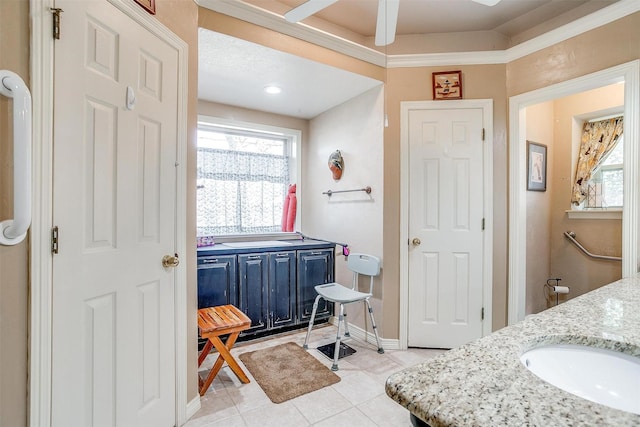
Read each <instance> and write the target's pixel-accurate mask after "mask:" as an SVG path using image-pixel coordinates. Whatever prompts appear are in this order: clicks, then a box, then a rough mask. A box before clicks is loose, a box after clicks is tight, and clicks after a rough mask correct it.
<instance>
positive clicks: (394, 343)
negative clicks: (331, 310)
mask: <svg viewBox="0 0 640 427" xmlns="http://www.w3.org/2000/svg"><path fill="white" fill-rule="evenodd" d="M329 323H331V324H332V325H334V326H335V325H337V324H338V319H337V318H336V317H335V316H334V317H331V318H329ZM349 333H350V334H351V338H356V339H359V340H362V341H365V342H368V343H370V344H373V345H376V336H375V334H374V333H373V332H369V331H365V330H364V329H362V328H360V327H359V326H357V325H354V324H353V323H349ZM380 344H382V348H384V349H385V350H402V348H401V347H400V340H398V339H390V338H382V337H380Z"/></svg>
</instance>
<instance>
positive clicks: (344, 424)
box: [314, 408, 377, 427]
mask: <svg viewBox="0 0 640 427" xmlns="http://www.w3.org/2000/svg"><path fill="white" fill-rule="evenodd" d="M376 426H377V424H376V423H374V422H373V421H371V419H370V418H369V417H367V416H366V415H365V414H363V413H362V412H360V411H359V410H358V408H351V409H348V410H346V411H344V412H341V413H339V414H337V415H334V416H333V417H331V418H327V419H326V420H324V421H321V422H319V423H316V424H314V427H376Z"/></svg>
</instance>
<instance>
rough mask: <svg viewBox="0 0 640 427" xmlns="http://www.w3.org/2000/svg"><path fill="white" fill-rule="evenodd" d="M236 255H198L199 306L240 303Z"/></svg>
mask: <svg viewBox="0 0 640 427" xmlns="http://www.w3.org/2000/svg"><path fill="white" fill-rule="evenodd" d="M236 271H237V260H236V255H222V256H203V257H198V308H203V307H214V306H216V305H225V304H233V305H237V304H238V280H237V278H236Z"/></svg>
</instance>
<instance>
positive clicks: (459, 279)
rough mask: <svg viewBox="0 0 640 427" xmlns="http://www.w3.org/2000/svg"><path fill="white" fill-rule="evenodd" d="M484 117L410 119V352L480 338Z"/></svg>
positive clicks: (455, 114)
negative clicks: (415, 349)
mask: <svg viewBox="0 0 640 427" xmlns="http://www.w3.org/2000/svg"><path fill="white" fill-rule="evenodd" d="M482 116H483V110H482V109H481V108H469V109H442V110H431V109H425V110H411V111H410V112H409V116H408V119H409V123H408V131H409V134H408V135H409V169H410V170H409V258H408V259H409V304H408V307H409V316H408V319H409V322H408V323H409V324H408V345H409V346H411V347H432V348H454V347H457V346H459V345H461V344H464V343H466V342H469V341H471V340H473V339H475V338H479V337H481V336H482V296H483V295H482V292H483V271H482V269H483V231H482V229H483V211H484V209H483V141H482V123H483V117H482Z"/></svg>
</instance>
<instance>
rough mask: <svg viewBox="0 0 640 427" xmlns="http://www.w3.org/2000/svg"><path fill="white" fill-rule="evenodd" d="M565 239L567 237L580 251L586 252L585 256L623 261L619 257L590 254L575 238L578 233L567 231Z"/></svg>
mask: <svg viewBox="0 0 640 427" xmlns="http://www.w3.org/2000/svg"><path fill="white" fill-rule="evenodd" d="M564 237H566V238H567V239H569V240H571V241H572V242H573V243H574V244H575V245H576V246H577V247H578V248H580V250H581V251H582V252H584V253H585V254H587V255H588V256H590V257H591V258H596V259H606V260H609V261H622V257H619V256H608V255H594V254H592V253H591V252H589V251H588V250H586V249H585V248H584V246H582V245H581V244H580V242H578V241H577V240H576V239H575V237H576V233H574V232H573V231H565V232H564Z"/></svg>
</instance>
